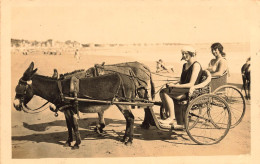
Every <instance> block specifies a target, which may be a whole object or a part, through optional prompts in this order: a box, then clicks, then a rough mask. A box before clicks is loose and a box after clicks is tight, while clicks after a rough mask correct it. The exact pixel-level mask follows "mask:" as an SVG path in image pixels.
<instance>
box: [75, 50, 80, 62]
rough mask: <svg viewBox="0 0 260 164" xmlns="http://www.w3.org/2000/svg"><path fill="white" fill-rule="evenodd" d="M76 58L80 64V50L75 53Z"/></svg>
mask: <svg viewBox="0 0 260 164" xmlns="http://www.w3.org/2000/svg"><path fill="white" fill-rule="evenodd" d="M74 58H75V59H76V60H77V63H78V62H79V60H80V54H79V50H78V49H76V51H75V54H74Z"/></svg>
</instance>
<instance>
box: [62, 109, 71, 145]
mask: <svg viewBox="0 0 260 164" xmlns="http://www.w3.org/2000/svg"><path fill="white" fill-rule="evenodd" d="M64 115H65V119H66V124H67V128H68V133H69V137H68V140H67V141H66V143H65V144H64V147H69V146H71V142H72V141H73V135H72V127H71V121H70V119H69V118H70V113H69V112H68V111H67V110H65V111H64Z"/></svg>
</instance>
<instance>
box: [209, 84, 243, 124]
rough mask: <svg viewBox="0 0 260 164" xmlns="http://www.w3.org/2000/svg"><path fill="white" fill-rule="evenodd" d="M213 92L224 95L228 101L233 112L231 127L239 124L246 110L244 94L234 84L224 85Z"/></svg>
mask: <svg viewBox="0 0 260 164" xmlns="http://www.w3.org/2000/svg"><path fill="white" fill-rule="evenodd" d="M213 94H216V95H218V96H220V97H222V98H223V99H224V100H225V101H226V102H227V103H228V106H229V108H230V112H231V128H233V127H235V126H237V125H238V124H239V123H240V122H241V121H242V119H243V117H244V115H245V111H246V103H245V98H244V96H243V94H242V93H241V92H240V91H239V89H238V88H236V87H234V86H232V85H223V86H221V87H219V88H217V89H216V90H215V91H214V92H213Z"/></svg>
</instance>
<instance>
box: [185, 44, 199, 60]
mask: <svg viewBox="0 0 260 164" xmlns="http://www.w3.org/2000/svg"><path fill="white" fill-rule="evenodd" d="M181 53H182V59H181V60H186V61H188V60H189V59H190V58H192V57H195V56H196V50H195V49H194V48H193V47H191V46H184V47H183V48H182V49H181Z"/></svg>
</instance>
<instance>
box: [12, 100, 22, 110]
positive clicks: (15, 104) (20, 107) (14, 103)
mask: <svg viewBox="0 0 260 164" xmlns="http://www.w3.org/2000/svg"><path fill="white" fill-rule="evenodd" d="M13 105H14V108H15V109H16V110H17V111H21V110H22V104H21V103H20V100H19V99H14V101H13Z"/></svg>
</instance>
